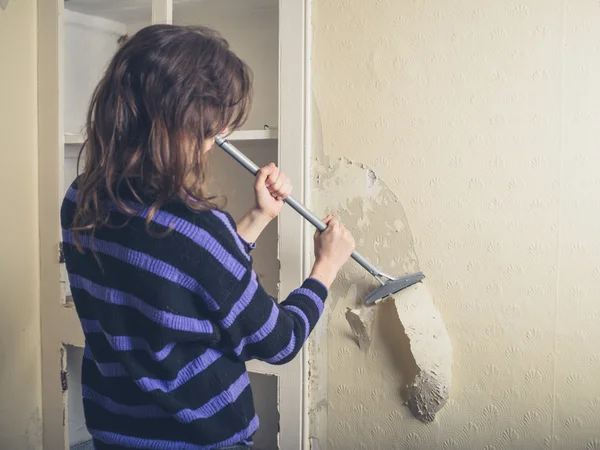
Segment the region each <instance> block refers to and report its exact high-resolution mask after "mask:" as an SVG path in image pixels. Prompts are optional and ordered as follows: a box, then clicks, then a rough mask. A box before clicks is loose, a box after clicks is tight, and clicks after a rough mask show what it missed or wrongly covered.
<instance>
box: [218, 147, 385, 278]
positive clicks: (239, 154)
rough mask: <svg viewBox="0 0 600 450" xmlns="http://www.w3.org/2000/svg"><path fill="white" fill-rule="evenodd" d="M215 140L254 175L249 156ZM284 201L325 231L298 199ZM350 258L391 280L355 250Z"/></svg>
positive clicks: (316, 218)
mask: <svg viewBox="0 0 600 450" xmlns="http://www.w3.org/2000/svg"><path fill="white" fill-rule="evenodd" d="M215 142H216V143H217V145H218V146H219V147H221V148H222V149H223V150H225V152H226V153H228V154H229V155H230V156H231V157H232V158H233V159H235V160H236V161H237V162H238V163H240V165H241V166H242V167H244V168H245V169H246V170H248V172H250V173H251V174H252V175H254V176H256V174H257V173H258V171H259V170H260V168H259V167H258V166H257V165H256V164H254V162H252V160H251V159H250V158H248V157H247V156H246V155H244V154H243V153H242V152H240V151H239V150H238V149H237V148H235V147H234V146H233V145H232V144H230V143H229V141H227V140H226V139H224V138H221V137H217V138H216V139H215ZM285 202H286V203H287V204H288V205H290V206H291V207H292V208H293V209H295V210H296V211H297V212H298V213H299V214H300V215H301V216H302V217H304V218H305V219H306V220H308V221H309V222H310V223H311V224H312V225H313V226H314V227H315V228H316V229H317V230H319V231H325V230H326V229H327V224H325V222H323V221H322V220H321V219H319V218H318V217H317V216H315V215H314V214H313V213H312V212H310V211H309V210H308V209H306V208H305V207H304V205H302V204H301V203H300V202H299V201H298V200H296V199H295V198H293V197H291V196H290V197H288V198H286V199H285ZM352 258H353V259H354V260H355V261H356V262H357V263H359V264H360V265H361V266H362V267H363V268H364V269H365V270H366V271H367V272H369V273H370V274H371V275H373V276H374V277H375V278H377V280H378V281H379V282H380V283H381V284H384V283H385V280H382V279H381V278H382V277H383V278H387V279H388V280H393V279H394V278H393V277H391V276H390V275H387V274H385V273H383V272H382V271H380V270H379V269H378V268H377V267H375V266H374V265H373V264H371V263H370V262H369V261H367V259H366V258H365V257H364V256H362V255H360V254H359V253H358V252H357V251H354V252H352Z"/></svg>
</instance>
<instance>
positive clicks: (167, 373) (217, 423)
mask: <svg viewBox="0 0 600 450" xmlns="http://www.w3.org/2000/svg"><path fill="white" fill-rule="evenodd" d="M76 189H77V187H76V185H75V184H74V185H73V186H71V188H70V189H69V191H68V192H67V194H66V196H65V199H64V201H63V205H62V209H61V222H62V229H63V248H64V256H65V262H66V267H67V272H68V274H69V282H70V285H71V290H72V295H73V299H74V302H75V307H76V309H77V314H78V316H79V318H80V321H81V326H82V328H83V331H84V333H85V342H86V344H85V350H84V359H83V367H82V386H83V388H82V391H83V392H82V394H83V404H84V411H85V419H86V423H87V427H88V430H89V432H90V434H91V435H92V437H93V438H94V439H95V442H96V443H97V446H98V448H102V446H105V448H144V449H161V450H162V449H190V450H191V449H213V448H221V447H226V446H229V445H233V444H239V443H244V442H246V443H248V442H250V439H251V437H252V435H253V434H254V432H255V431H256V430H257V428H258V424H259V421H258V417H257V416H256V413H255V411H254V405H253V399H252V391H251V389H250V385H249V378H248V373H247V371H246V366H245V361H247V360H250V359H259V360H262V361H266V362H268V363H271V364H285V363H286V362H288V361H290V360H292V359H293V358H294V356H296V354H297V353H298V352H299V351H300V349H301V347H302V345H303V344H304V342H305V341H306V340H307V338H308V336H309V334H310V332H311V330H312V329H313V327H314V326H315V325H316V323H317V320H318V319H319V317H320V315H321V313H322V311H323V302H324V301H325V299H326V297H327V289H326V288H325V287H324V286H323V285H322V284H321V283H320V282H319V281H317V280H315V279H311V278H309V279H307V280H306V281H305V282H304V283H303V285H302V286H301V287H300V288H298V289H297V290H295V291H293V292H292V293H291V294H290V295H289V297H288V298H287V299H286V300H285V301H284V302H282V303H279V304H278V303H277V302H275V301H274V300H273V299H272V298H271V297H270V296H269V295H268V294H267V293H266V292H265V290H264V289H263V287H262V286H261V284H260V281H259V280H258V278H257V276H256V273H255V272H254V271H253V269H252V258H251V256H250V250H251V249H252V246H251V245H250V244H248V243H246V242H245V241H244V240H243V239H242V238H241V237H240V236H239V235H238V234H237V232H236V227H235V222H234V221H233V220H232V218H231V217H230V216H229V215H228V214H227V213H225V212H222V211H218V210H210V211H203V212H192V211H190V210H189V209H188V208H187V207H186V206H185V205H184V204H183V202H173V203H170V204H168V205H166V206H165V207H163V208H162V209H161V210H160V211H158V213H157V214H155V215H154V217H153V218H152V222H151V224H150V229H151V231H153V232H158V233H161V232H165V231H167V230H168V229H171V232H170V233H168V234H166V235H165V236H160V237H153V236H151V235H150V234H149V233H148V232H147V230H146V217H147V215H148V208H145V207H143V206H140V207H139V208H138V209H137V214H136V215H135V216H134V217H132V218H129V222H127V225H126V226H119V227H102V228H100V229H98V230H96V232H95V235H94V237H93V239H90V236H88V235H85V234H82V235H80V237H79V239H80V243H81V244H82V246H83V247H84V249H85V250H86V251H85V252H84V253H83V254H82V253H80V252H78V251H77V249H76V247H75V241H74V234H73V232H72V230H71V227H72V223H73V217H74V214H75V210H76V201H77V190H76ZM127 219H128V217H127V216H125V215H124V214H123V213H122V212H120V211H119V210H117V208H116V207H113V208H111V224H117V225H118V224H123V223H126V221H127ZM90 249H93V250H94V253H95V254H94V253H92V252H91V251H90ZM274 270H275V268H274Z"/></svg>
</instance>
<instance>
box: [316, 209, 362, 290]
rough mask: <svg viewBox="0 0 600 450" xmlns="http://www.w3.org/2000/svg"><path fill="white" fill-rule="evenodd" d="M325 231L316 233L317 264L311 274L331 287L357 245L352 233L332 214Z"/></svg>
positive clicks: (329, 216) (328, 218) (326, 221)
mask: <svg viewBox="0 0 600 450" xmlns="http://www.w3.org/2000/svg"><path fill="white" fill-rule="evenodd" d="M323 222H325V223H326V224H327V229H325V231H322V232H320V231H317V232H316V233H315V237H314V242H315V265H314V268H313V273H312V274H311V276H312V277H313V278H317V279H318V280H319V281H321V282H323V284H325V285H326V286H327V287H329V286H330V285H331V284H332V283H333V280H334V279H335V277H336V276H337V273H338V272H339V270H340V269H341V268H342V266H343V265H344V264H346V262H347V261H348V259H350V256H351V255H352V252H353V251H354V248H355V246H356V244H355V242H354V238H353V237H352V234H351V233H350V232H349V231H348V230H347V229H346V227H344V225H342V224H341V223H340V222H339V221H338V220H337V219H336V218H334V217H333V216H332V215H331V214H330V215H328V216H327V217H326V218H325V219H324V220H323Z"/></svg>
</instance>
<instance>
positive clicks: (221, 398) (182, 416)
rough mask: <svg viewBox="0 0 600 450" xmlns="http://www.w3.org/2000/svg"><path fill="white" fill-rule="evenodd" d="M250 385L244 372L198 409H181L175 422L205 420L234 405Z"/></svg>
mask: <svg viewBox="0 0 600 450" xmlns="http://www.w3.org/2000/svg"><path fill="white" fill-rule="evenodd" d="M249 385H250V379H249V378H248V373H247V372H244V373H243V374H242V375H241V376H240V377H239V378H238V379H237V380H236V381H234V382H233V383H232V384H231V386H229V388H227V389H226V390H225V391H223V392H221V393H220V394H219V395H216V396H215V397H213V398H211V399H210V400H209V401H208V402H206V403H205V404H204V405H202V406H201V407H200V408H198V409H183V410H181V411H179V412H178V413H177V414H175V417H176V418H177V420H179V421H180V422H183V423H190V422H193V421H194V420H198V419H207V418H209V417H212V416H214V415H215V414H217V413H218V412H219V411H221V410H222V409H223V408H225V407H226V406H228V405H230V404H232V403H234V402H235V401H236V400H237V399H238V398H239V396H240V395H242V392H244V390H246V388H247V387H248V386H249Z"/></svg>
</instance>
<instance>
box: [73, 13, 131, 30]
mask: <svg viewBox="0 0 600 450" xmlns="http://www.w3.org/2000/svg"><path fill="white" fill-rule="evenodd" d="M63 17H64V23H70V24H73V25H79V26H82V27H86V28H94V29H95V30H101V31H107V32H109V33H115V34H119V35H123V34H126V33H127V25H125V24H124V23H121V22H116V21H114V20H110V19H105V18H103V17H96V16H89V15H87V14H82V13H79V12H75V11H69V10H68V9H65V10H64V16H63Z"/></svg>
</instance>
